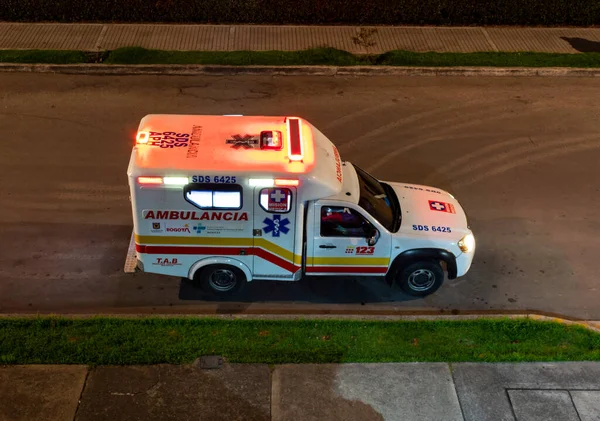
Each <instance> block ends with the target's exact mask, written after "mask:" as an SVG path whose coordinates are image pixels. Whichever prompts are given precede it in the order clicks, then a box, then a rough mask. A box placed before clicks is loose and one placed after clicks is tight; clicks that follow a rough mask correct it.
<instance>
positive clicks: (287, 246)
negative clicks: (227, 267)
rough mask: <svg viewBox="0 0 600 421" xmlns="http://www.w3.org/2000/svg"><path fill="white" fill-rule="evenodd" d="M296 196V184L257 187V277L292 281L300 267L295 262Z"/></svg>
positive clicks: (255, 212)
mask: <svg viewBox="0 0 600 421" xmlns="http://www.w3.org/2000/svg"><path fill="white" fill-rule="evenodd" d="M296 198H297V196H296V189H295V188H294V187H286V188H284V187H256V188H255V190H254V222H253V224H254V230H253V238H254V249H253V250H254V278H255V279H273V280H281V281H285V280H293V277H294V273H295V272H297V271H298V270H300V268H301V267H300V266H299V265H295V264H294V245H295V240H296V206H297V204H296V202H297V201H296ZM296 260H297V259H296Z"/></svg>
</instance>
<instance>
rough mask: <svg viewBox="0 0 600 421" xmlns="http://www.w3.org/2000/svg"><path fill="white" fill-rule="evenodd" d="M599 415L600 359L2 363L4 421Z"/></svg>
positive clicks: (454, 419) (556, 420) (584, 420)
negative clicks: (111, 364) (118, 364)
mask: <svg viewBox="0 0 600 421" xmlns="http://www.w3.org/2000/svg"><path fill="white" fill-rule="evenodd" d="M167 419H168V420H192V419H193V420H200V421H202V420H210V421H214V420H227V421H232V420H250V421H254V420H257V421H258V420H261V421H262V420H264V421H267V420H275V421H287V420H290V421H291V420H302V421H312V420H315V421H317V420H318V421H322V420H328V421H329V420H331V421H337V420H340V421H341V420H343V421H354V420H356V421H373V420H385V421H395V420H398V421H400V420H411V421H420V420H428V421H429V420H435V421H446V420H448V421H462V420H469V421H470V420H473V421H486V420H490V421H491V420H494V421H500V420H511V421H517V420H518V421H521V420H528V421H529V420H531V421H536V420H540V421H542V420H543V421H548V420H553V421H571V420H573V421H592V420H599V419H600V363H594V362H584V363H576V362H569V363H520V364H474V363H459V364H452V365H449V364H446V363H411V364H393V363H389V364H343V365H335V364H324V365H279V366H275V367H271V368H270V367H269V366H267V365H237V364H234V365H227V364H225V365H224V366H222V367H221V368H218V369H208V370H207V369H201V368H199V367H197V366H173V365H156V366H133V367H98V368H94V369H92V370H88V369H87V367H85V366H8V367H3V368H0V420H2V421H21V420H23V421H24V420H28V421H29V420H36V421H46V420H47V421H67V420H68V421H72V420H77V421H87V420H90V421H91V420H94V421H98V420H107V421H121V420H123V421H125V420H127V421H133V420H140V421H142V420H144V421H149V420H167Z"/></svg>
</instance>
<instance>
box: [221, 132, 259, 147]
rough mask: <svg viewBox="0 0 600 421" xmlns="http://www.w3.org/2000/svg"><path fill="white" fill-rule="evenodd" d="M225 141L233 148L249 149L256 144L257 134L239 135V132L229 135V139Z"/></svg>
mask: <svg viewBox="0 0 600 421" xmlns="http://www.w3.org/2000/svg"><path fill="white" fill-rule="evenodd" d="M225 143H226V144H228V145H232V146H231V147H232V148H233V149H239V148H244V149H251V148H252V147H253V145H258V136H252V135H249V134H246V135H244V136H241V135H239V134H236V135H233V136H231V139H227V140H226V141H225Z"/></svg>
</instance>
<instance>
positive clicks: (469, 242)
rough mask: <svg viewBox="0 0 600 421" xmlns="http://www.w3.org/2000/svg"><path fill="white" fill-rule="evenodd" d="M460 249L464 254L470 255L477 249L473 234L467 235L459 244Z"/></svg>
mask: <svg viewBox="0 0 600 421" xmlns="http://www.w3.org/2000/svg"><path fill="white" fill-rule="evenodd" d="M458 248H460V249H461V250H462V251H463V253H468V252H470V251H473V250H474V249H475V237H474V236H473V234H472V233H469V234H467V235H465V236H464V237H463V238H462V239H461V240H460V241H459V242H458Z"/></svg>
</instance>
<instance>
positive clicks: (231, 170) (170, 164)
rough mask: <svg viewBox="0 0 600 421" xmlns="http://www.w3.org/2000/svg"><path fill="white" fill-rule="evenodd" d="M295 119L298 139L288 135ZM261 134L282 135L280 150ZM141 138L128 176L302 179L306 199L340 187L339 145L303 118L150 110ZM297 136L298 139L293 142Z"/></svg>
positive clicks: (143, 125)
mask: <svg viewBox="0 0 600 421" xmlns="http://www.w3.org/2000/svg"><path fill="white" fill-rule="evenodd" d="M294 120H297V121H298V122H299V133H300V137H299V141H298V136H295V137H294V136H293V135H290V133H291V132H292V131H293V129H290V127H291V126H290V127H288V124H291V121H294ZM262 132H279V133H281V137H282V139H281V140H282V145H281V149H280V150H267V149H261V147H260V142H261V133H262ZM138 139H139V140H141V141H142V142H145V143H139V140H138V143H137V144H136V145H135V146H134V148H133V151H132V156H131V161H130V164H129V170H128V175H129V177H130V178H135V177H139V176H172V177H177V176H182V177H190V176H193V175H236V176H238V177H241V178H244V177H248V178H260V177H270V178H294V179H295V178H298V179H299V180H300V183H301V186H302V193H303V194H302V196H303V197H304V199H305V200H312V199H317V198H322V197H327V196H331V195H335V194H337V193H338V192H339V191H340V190H341V186H342V181H343V175H342V168H341V159H340V157H339V153H338V152H337V149H336V148H335V146H334V145H333V143H331V141H330V140H329V139H327V137H325V136H324V135H323V134H322V133H321V132H320V131H319V130H317V129H316V128H315V127H314V126H313V125H312V124H310V123H309V122H308V121H306V120H304V119H301V118H296V117H285V116H213V115H176V114H152V115H147V116H145V117H144V118H143V119H142V120H141V122H140V125H139V128H138ZM293 139H295V141H296V143H292V141H293ZM298 145H300V147H301V154H300V155H301V156H299V154H298ZM290 155H292V158H293V159H294V160H292V159H291V158H290ZM130 182H131V181H130Z"/></svg>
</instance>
